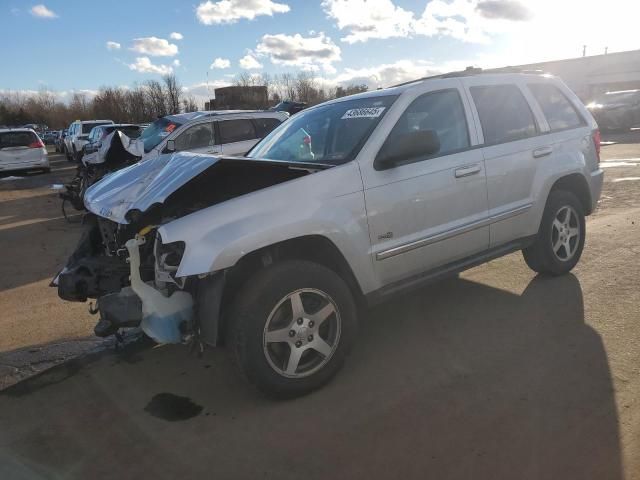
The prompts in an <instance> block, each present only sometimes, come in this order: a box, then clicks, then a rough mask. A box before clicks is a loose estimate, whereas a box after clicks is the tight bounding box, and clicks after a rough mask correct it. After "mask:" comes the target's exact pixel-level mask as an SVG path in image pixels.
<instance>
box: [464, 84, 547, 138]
mask: <svg viewBox="0 0 640 480" xmlns="http://www.w3.org/2000/svg"><path fill="white" fill-rule="evenodd" d="M469 90H470V91H471V96H472V97H473V102H474V103H475V104H476V108H477V109H478V115H479V116H480V125H481V126H482V132H483V134H484V143H485V144H486V145H493V144H496V143H505V142H513V141H514V140H520V139H523V138H528V137H532V136H534V135H536V133H537V130H536V124H535V120H534V119H533V113H531V109H530V108H529V104H528V103H527V100H526V99H525V98H524V95H522V92H521V91H520V89H519V88H518V87H517V86H515V85H487V86H482V87H471V88H470V89H469Z"/></svg>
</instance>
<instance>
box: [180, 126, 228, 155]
mask: <svg viewBox="0 0 640 480" xmlns="http://www.w3.org/2000/svg"><path fill="white" fill-rule="evenodd" d="M175 146H176V151H178V152H182V151H187V152H193V153H217V152H216V150H217V149H218V148H219V146H218V145H216V139H215V134H214V128H213V122H210V121H209V122H203V123H198V124H196V125H193V126H191V127H189V128H187V129H185V131H184V132H182V133H181V134H180V135H178V136H177V137H176V139H175Z"/></svg>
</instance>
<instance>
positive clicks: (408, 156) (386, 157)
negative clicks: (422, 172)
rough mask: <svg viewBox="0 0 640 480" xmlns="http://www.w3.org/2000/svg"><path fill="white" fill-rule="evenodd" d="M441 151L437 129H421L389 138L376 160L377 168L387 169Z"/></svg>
mask: <svg viewBox="0 0 640 480" xmlns="http://www.w3.org/2000/svg"><path fill="white" fill-rule="evenodd" d="M439 151H440V139H439V138H438V133H437V132H436V131H435V130H419V131H417V132H409V133H405V134H403V135H397V136H394V137H389V138H387V141H386V142H385V143H384V145H383V146H382V148H381V149H380V152H378V156H377V157H376V160H375V162H374V167H375V169H376V170H386V169H388V168H393V167H395V166H396V165H398V164H402V163H404V162H408V161H410V160H413V159H417V158H420V157H423V158H424V157H429V156H431V155H433V154H435V153H438V152H439Z"/></svg>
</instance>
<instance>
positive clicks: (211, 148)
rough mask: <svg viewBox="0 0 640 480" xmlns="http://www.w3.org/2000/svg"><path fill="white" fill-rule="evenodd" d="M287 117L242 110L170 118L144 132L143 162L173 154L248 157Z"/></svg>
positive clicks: (162, 119) (197, 113)
mask: <svg viewBox="0 0 640 480" xmlns="http://www.w3.org/2000/svg"><path fill="white" fill-rule="evenodd" d="M287 118H289V114H287V113H286V112H267V111H242V110H218V111H207V112H192V113H182V114H178V115H167V116H166V117H162V118H159V119H158V120H156V121H155V122H153V123H152V124H151V125H149V127H147V128H146V129H145V130H144V131H143V132H142V135H141V136H140V141H141V142H142V143H143V144H144V155H143V156H142V159H143V160H148V159H150V158H154V157H157V156H158V155H160V154H162V153H169V152H173V151H177V152H181V151H189V152H194V153H211V154H215V155H231V156H240V155H244V154H245V153H247V152H248V151H249V150H251V148H253V146H254V145H255V144H256V143H258V141H259V140H260V139H261V138H264V137H265V136H267V135H268V134H269V133H270V132H271V131H272V130H273V129H274V128H276V127H277V126H278V125H280V124H281V123H282V122H284V121H285V120H286V119H287Z"/></svg>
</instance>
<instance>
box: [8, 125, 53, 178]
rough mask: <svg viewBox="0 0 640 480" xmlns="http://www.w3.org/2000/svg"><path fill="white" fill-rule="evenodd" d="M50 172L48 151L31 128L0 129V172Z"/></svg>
mask: <svg viewBox="0 0 640 480" xmlns="http://www.w3.org/2000/svg"><path fill="white" fill-rule="evenodd" d="M36 169H37V170H43V171H45V172H49V171H50V168H49V158H48V157H47V149H46V147H45V146H44V143H43V142H42V140H41V139H40V137H39V136H38V134H37V133H36V132H35V131H33V130H31V129H30V128H9V129H0V172H6V171H13V170H36Z"/></svg>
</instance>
